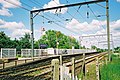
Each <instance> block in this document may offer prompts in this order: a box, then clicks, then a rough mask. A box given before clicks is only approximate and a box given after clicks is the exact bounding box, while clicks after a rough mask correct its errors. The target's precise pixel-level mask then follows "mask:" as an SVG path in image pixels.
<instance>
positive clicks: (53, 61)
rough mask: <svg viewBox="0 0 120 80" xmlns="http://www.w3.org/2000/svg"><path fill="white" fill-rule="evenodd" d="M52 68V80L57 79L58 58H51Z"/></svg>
mask: <svg viewBox="0 0 120 80" xmlns="http://www.w3.org/2000/svg"><path fill="white" fill-rule="evenodd" d="M52 70H53V79H52V80H59V60H58V59H53V60H52Z"/></svg>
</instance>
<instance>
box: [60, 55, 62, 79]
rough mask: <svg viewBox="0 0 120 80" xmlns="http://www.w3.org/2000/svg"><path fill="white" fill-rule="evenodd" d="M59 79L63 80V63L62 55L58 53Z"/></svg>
mask: <svg viewBox="0 0 120 80" xmlns="http://www.w3.org/2000/svg"><path fill="white" fill-rule="evenodd" d="M60 80H63V64H62V55H60Z"/></svg>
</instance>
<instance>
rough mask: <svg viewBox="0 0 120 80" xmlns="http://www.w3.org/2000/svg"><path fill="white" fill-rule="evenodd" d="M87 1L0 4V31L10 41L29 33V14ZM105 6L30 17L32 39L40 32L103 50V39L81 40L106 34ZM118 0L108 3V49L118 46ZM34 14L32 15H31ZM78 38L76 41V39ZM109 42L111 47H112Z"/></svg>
mask: <svg viewBox="0 0 120 80" xmlns="http://www.w3.org/2000/svg"><path fill="white" fill-rule="evenodd" d="M85 1H90V0H0V31H4V32H5V33H6V34H7V35H8V36H9V37H11V39H14V38H17V39H19V38H20V37H22V36H23V35H24V34H25V33H31V28H30V11H31V10H37V9H42V8H48V7H55V6H61V5H66V4H74V3H80V2H85ZM105 5H106V4H105V2H101V3H98V4H89V5H83V6H74V7H70V8H62V9H56V10H51V11H44V12H40V13H39V14H38V15H37V16H36V17H34V33H35V34H34V38H35V40H38V39H40V37H41V35H42V31H41V30H42V28H43V27H44V28H45V30H46V31H47V30H50V29H51V30H57V31H61V32H62V33H64V34H65V35H68V36H73V37H75V38H76V39H78V40H79V41H81V44H82V45H85V46H87V47H90V46H91V45H96V46H97V47H102V48H103V47H104V48H106V47H107V45H106V44H107V43H106V41H107V37H106V35H104V36H96V37H92V36H91V37H82V36H87V35H103V34H107V30H106V29H107V27H106V16H105V15H106V9H105V8H104V7H105ZM119 8H120V0H109V16H110V22H109V23H110V34H112V36H111V38H110V40H111V47H112V46H113V45H112V44H113V43H114V47H117V46H120V9H119ZM35 14H36V13H34V15H35ZM79 38H80V39H79ZM112 41H113V43H112Z"/></svg>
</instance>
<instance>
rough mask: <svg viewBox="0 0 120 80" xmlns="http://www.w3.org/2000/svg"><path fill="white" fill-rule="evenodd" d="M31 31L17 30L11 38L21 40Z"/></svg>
mask: <svg viewBox="0 0 120 80" xmlns="http://www.w3.org/2000/svg"><path fill="white" fill-rule="evenodd" d="M30 32H31V31H30V30H28V29H16V30H14V31H13V32H12V34H11V36H12V37H13V38H19V37H21V36H23V35H25V33H30Z"/></svg>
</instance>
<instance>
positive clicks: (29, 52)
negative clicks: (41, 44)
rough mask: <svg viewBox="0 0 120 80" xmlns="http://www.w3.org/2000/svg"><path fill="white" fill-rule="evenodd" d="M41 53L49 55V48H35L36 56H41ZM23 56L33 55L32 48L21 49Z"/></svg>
mask: <svg viewBox="0 0 120 80" xmlns="http://www.w3.org/2000/svg"><path fill="white" fill-rule="evenodd" d="M41 55H47V49H34V57H39V56H41ZM21 56H22V57H32V50H31V49H21Z"/></svg>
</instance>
